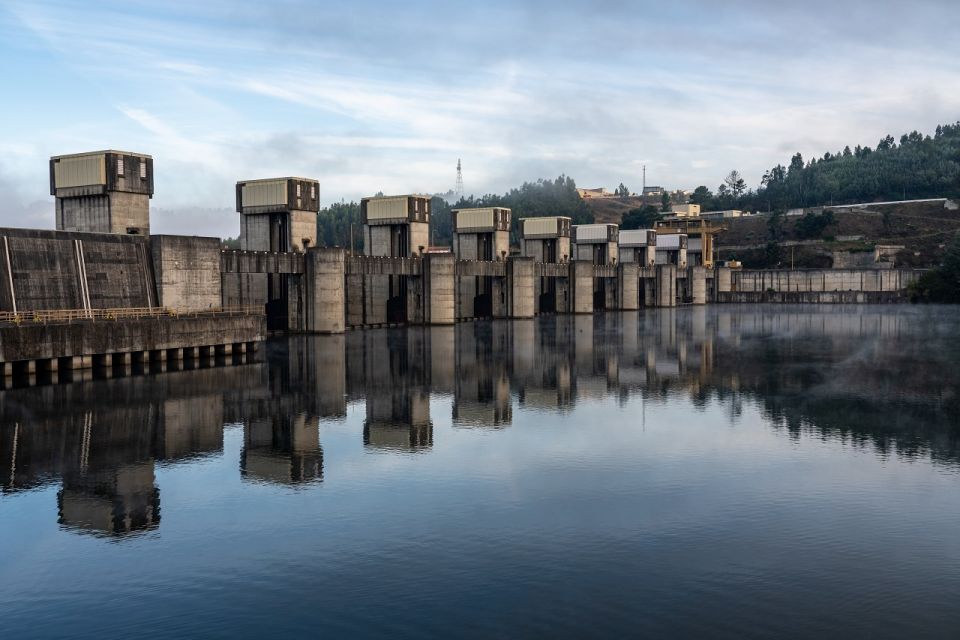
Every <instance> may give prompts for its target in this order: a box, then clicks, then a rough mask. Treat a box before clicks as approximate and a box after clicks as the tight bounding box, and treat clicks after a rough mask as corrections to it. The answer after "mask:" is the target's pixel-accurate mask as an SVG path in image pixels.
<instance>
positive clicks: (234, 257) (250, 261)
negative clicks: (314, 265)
mask: <svg viewBox="0 0 960 640" xmlns="http://www.w3.org/2000/svg"><path fill="white" fill-rule="evenodd" d="M303 269H304V254H302V253H296V252H293V251H286V252H284V251H230V250H228V251H222V252H221V253H220V271H221V272H223V273H287V274H299V273H303Z"/></svg>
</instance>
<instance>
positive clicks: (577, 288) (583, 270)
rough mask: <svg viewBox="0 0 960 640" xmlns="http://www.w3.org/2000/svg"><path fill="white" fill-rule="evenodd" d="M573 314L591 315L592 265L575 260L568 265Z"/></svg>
mask: <svg viewBox="0 0 960 640" xmlns="http://www.w3.org/2000/svg"><path fill="white" fill-rule="evenodd" d="M570 272H571V278H570V280H571V286H570V288H571V289H572V292H571V293H572V295H573V305H572V307H573V308H572V309H571V311H572V312H573V313H593V263H592V262H587V261H585V260H575V261H574V262H571V263H570Z"/></svg>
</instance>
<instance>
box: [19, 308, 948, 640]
mask: <svg viewBox="0 0 960 640" xmlns="http://www.w3.org/2000/svg"><path fill="white" fill-rule="evenodd" d="M941 312H942V310H931V311H929V312H928V313H929V319H930V320H931V322H932V321H934V320H936V319H937V318H941V317H942V315H941ZM758 313H762V312H758ZM771 313H772V312H771ZM831 313H832V312H826V313H825V314H824V315H825V316H829V317H832V316H831V315H830V314H831ZM864 313H865V315H869V313H874V312H873V311H871V312H864ZM876 313H881V312H880V311H877V312H876ZM891 313H892V312H891ZM909 313H911V314H912V313H913V312H912V311H911V312H909ZM686 315H687V314H686V312H684V311H680V312H678V313H677V314H676V317H677V320H678V322H679V323H680V325H679V326H680V327H681V328H680V329H678V334H679V335H680V337H684V339H688V338H689V336H686V334H687V333H688V331H687V329H683V328H682V327H683V322H684V321H685V320H686ZM720 316H723V318H721V319H722V320H723V321H724V322H726V321H729V320H730V317H729V312H727V311H722V310H720V311H717V310H711V312H710V318H709V322H710V323H711V324H710V325H709V326H711V327H712V326H714V324H713V323H715V321H717V319H718V317H720ZM642 317H643V318H645V319H646V320H651V319H656V318H661V316H660V315H659V314H656V313H651V314H647V315H643V316H642ZM670 317H673V316H670ZM810 317H811V318H812V316H810ZM661 319H662V318H661ZM808 319H809V318H808ZM754 320H757V322H753V321H754ZM740 321H741V323H742V324H743V325H744V326H747V327H748V328H747V329H743V328H741V329H740V330H739V331H740V335H741V337H743V340H742V341H741V342H740V343H739V344H740V345H741V349H740V351H739V352H738V353H741V356H742V357H744V358H747V357H748V356H749V355H750V354H753V355H754V356H756V355H758V354H757V353H756V352H754V351H752V350H753V349H755V348H756V343H755V340H756V339H757V334H756V333H755V328H756V327H761V328H762V332H766V333H764V335H767V334H768V333H769V331H770V326H772V325H771V324H770V323H767V324H764V323H762V322H759V319H757V318H748V317H744V318H741V319H740ZM794 321H797V318H794ZM954 324H955V323H954ZM599 325H600V323H599V321H598V323H597V326H599ZM777 326H778V327H779V328H778V330H782V331H784V335H787V332H788V331H793V330H795V329H796V325H795V324H791V323H789V322H786V321H785V320H784V321H782V322H780V323H779V324H778V325H777ZM606 331H607V332H606V333H605V334H604V335H607V336H610V337H613V336H617V335H618V330H617V327H616V326H615V325H609V326H607V330H606ZM844 331H845V329H844ZM711 332H712V329H711V330H710V331H707V333H706V335H711ZM922 332H923V329H920V328H917V327H916V326H914V325H911V324H910V323H907V324H906V325H904V326H901V327H900V328H898V329H897V331H896V332H894V333H892V334H891V335H890V336H887V337H885V338H884V339H885V340H890V341H892V344H893V345H894V346H895V345H896V344H898V341H899V342H900V343H902V342H903V341H905V340H907V339H908V337H909V336H907V335H906V334H907V333H910V334H911V335H916V334H917V333H922ZM841 333H843V331H841ZM651 335H659V334H651ZM854 335H856V334H854ZM685 336H686V337H685ZM381 337H382V334H379V333H378V332H375V331H371V332H364V333H363V334H361V335H360V336H359V338H357V339H358V340H360V341H361V342H362V341H367V343H368V344H379V343H378V342H377V340H379V339H380V338H381ZM768 339H769V338H763V340H768ZM791 339H798V338H797V336H794V338H791ZM861 339H862V340H867V339H870V338H866V337H864V338H861ZM695 342H696V341H695V340H693V341H691V343H690V345H688V346H689V347H690V348H688V349H687V353H688V354H689V355H690V356H691V357H692V356H693V355H694V354H695V353H696V349H694V348H692V347H693V344H694V343H695ZM337 344H340V345H341V346H342V344H343V342H342V341H340V342H338V343H337ZM414 344H420V343H416V342H414ZM794 344H795V345H796V344H799V343H794ZM577 346H578V350H579V349H581V348H582V347H583V346H584V345H582V344H578V345H577ZM606 346H607V347H609V346H610V345H606ZM461 347H462V348H464V349H467V352H468V353H469V352H471V351H470V349H471V348H472V345H469V344H467V345H461ZM835 349H836V350H835V352H834V353H835V354H836V357H837V358H845V357H846V355H845V354H847V353H848V352H849V351H850V345H849V344H847V343H843V342H838V343H836V345H835ZM669 350H670V349H662V350H661V351H662V352H666V351H669ZM854 351H856V349H854ZM674 352H675V350H674ZM815 352H816V354H817V357H821V356H822V355H823V352H821V351H820V350H819V349H818V350H815ZM723 353H724V350H723V349H722V348H719V347H718V348H717V349H716V354H718V355H717V357H718V358H720V355H719V354H723ZM762 353H763V352H760V355H762ZM793 353H794V355H795V356H796V357H798V358H799V357H801V355H802V354H801V352H799V351H794V352H793ZM826 353H829V351H827V352H826ZM491 355H496V354H486V356H491ZM562 357H563V356H561V359H562ZM658 357H659V356H658ZM664 357H665V356H664ZM481 360H482V359H481ZM381 361H382V358H377V357H373V358H370V359H369V363H370V364H375V363H377V362H381ZM492 361H493V362H496V361H497V360H496V358H493V359H492ZM626 361H627V358H620V359H619V364H620V366H621V367H623V366H625V363H626ZM641 361H642V359H641ZM483 362H486V360H483ZM587 362H590V363H591V364H592V359H588V360H587ZM500 364H503V363H502V362H501V363H500ZM721 364H722V362H715V363H714V370H713V371H712V372H710V373H708V374H707V375H708V376H711V375H721V374H722V373H723V371H722V366H718V365H721ZM749 364H750V361H749V359H746V360H744V366H745V368H746V367H747V365H749ZM754 364H756V362H754ZM874 364H876V365H879V364H882V363H881V362H880V361H874ZM781 365H782V363H781ZM271 366H272V365H271ZM768 366H772V367H776V366H779V365H776V364H775V363H773V364H770V365H768ZM825 366H826V367H827V368H829V365H825ZM476 370H477V371H481V370H483V371H488V372H489V373H490V374H491V375H496V368H495V367H477V369H476ZM235 371H239V369H236V370H235ZM258 371H259V370H258ZM190 373H192V372H186V373H182V374H179V375H180V376H187V375H189V374H190ZM325 373H329V372H325ZM534 373H536V372H534ZM587 374H588V375H591V376H592V375H593V373H592V369H591V370H590V371H588V372H587ZM684 375H685V376H688V377H687V378H685V379H687V380H688V381H689V380H696V378H697V373H696V372H693V373H691V372H686V373H685V374H684ZM533 377H534V378H539V377H540V376H539V375H534V376H533ZM121 382H122V381H121ZM575 382H576V383H578V382H579V375H578V376H577V380H576V381H575ZM914 382H915V381H912V382H911V381H904V382H902V383H901V385H902V386H909V385H910V384H913V383H914ZM333 387H334V388H337V386H336V385H333ZM470 388H471V389H472V388H473V386H472V385H470ZM298 389H299V390H300V391H302V392H303V393H305V396H304V397H299V396H297V400H296V401H295V402H290V403H287V404H278V405H277V406H278V407H283V408H284V409H286V408H297V407H295V406H294V405H295V404H297V403H299V402H309V401H311V398H310V395H309V394H310V393H311V392H312V389H311V387H310V386H309V384H306V381H305V383H304V385H303V388H302V389H300V388H299V387H298ZM341 391H342V389H341ZM367 391H368V393H393V392H395V391H396V390H395V389H390V390H387V389H383V388H378V389H373V388H371V389H368V390H367ZM412 391H413V392H417V393H419V392H420V390H419V389H413V390H412ZM298 392H299V391H298ZM253 395H256V393H255V392H254V393H253ZM7 397H8V398H10V397H13V396H7ZM211 397H215V396H211ZM290 397H293V396H290ZM511 400H512V418H511V422H510V424H509V426H506V427H504V428H501V429H484V428H464V427H457V426H454V424H453V419H452V413H453V404H454V401H455V399H454V397H453V396H451V395H449V394H446V395H432V396H431V398H430V411H429V413H430V421H431V422H432V424H433V443H432V446H430V447H426V448H421V449H418V450H416V451H406V450H397V449H385V448H379V447H370V446H365V445H364V443H363V436H362V434H363V427H364V420H365V418H366V404H365V402H364V401H362V400H361V401H355V402H350V403H348V404H347V405H346V415H345V416H343V417H340V418H336V419H319V420H318V425H319V426H318V428H319V433H320V445H321V447H322V452H323V481H322V482H308V483H302V484H297V485H285V484H280V483H268V482H245V481H244V480H243V478H242V476H241V470H240V459H241V453H242V450H243V446H244V430H243V427H242V426H240V425H230V426H228V427H227V428H226V429H225V433H224V439H223V450H222V452H219V451H217V452H213V453H212V454H210V455H208V456H206V457H202V458H193V459H190V460H187V461H183V462H178V463H175V464H158V465H157V466H156V470H155V475H156V483H157V486H158V487H159V488H160V510H161V513H162V518H161V521H160V525H159V527H158V528H157V529H154V530H151V531H148V532H144V533H142V534H138V535H131V536H126V537H123V538H113V539H109V538H97V537H93V536H84V535H76V534H74V533H71V532H70V531H68V530H65V529H62V528H60V527H58V525H57V522H56V520H57V518H56V504H57V502H56V487H50V486H48V487H45V488H41V489H38V490H34V491H24V492H22V493H11V494H4V495H3V496H2V497H0V540H2V541H3V555H2V556H0V610H2V611H3V612H4V616H3V618H2V621H0V629H3V628H7V629H11V630H12V631H13V632H14V633H13V634H12V635H18V634H21V633H22V632H24V631H26V632H28V634H32V635H37V636H42V635H47V636H51V635H60V636H62V635H66V634H69V635H87V634H88V635H100V636H101V637H104V636H109V637H113V636H116V635H120V634H123V633H128V632H136V633H143V632H144V629H146V630H148V631H149V633H147V635H165V636H169V637H174V636H177V637H184V636H197V635H201V634H203V635H210V634H217V633H219V634H222V635H238V636H263V635H268V634H271V633H273V634H277V633H281V632H283V633H285V634H292V633H298V632H299V633H311V634H313V635H323V634H326V635H332V636H338V637H339V636H357V635H370V636H383V637H386V636H390V637H398V636H413V635H433V636H438V635H439V636H450V635H458V636H459V635H473V636H476V637H489V636H491V635H497V634H499V635H508V636H511V637H514V636H518V635H530V636H544V635H548V634H550V635H564V634H566V635H571V636H583V635H590V634H597V635H626V634H628V633H629V634H631V635H634V634H635V635H644V634H645V635H649V636H659V637H663V636H678V635H685V634H686V635H690V636H701V637H702V636H705V635H709V636H715V637H743V635H744V630H745V629H746V630H750V631H752V632H754V633H756V634H757V635H758V636H784V635H791V634H793V635H796V636H806V637H810V636H816V637H823V636H828V635H832V634H837V635H840V636H846V637H852V636H857V637H867V636H869V637H884V636H886V637H907V636H909V637H924V636H925V635H927V636H930V637H935V636H949V635H950V633H952V632H953V631H954V630H955V629H956V628H958V625H960V612H958V611H957V610H956V607H955V606H954V605H955V602H956V601H957V598H958V597H960V542H958V540H957V539H956V535H955V534H956V531H957V530H960V512H958V511H957V509H956V496H957V489H958V486H957V485H958V482H960V474H958V472H957V467H956V465H945V464H942V463H938V462H933V461H931V460H930V459H929V458H928V457H927V456H916V457H912V458H911V457H908V456H902V455H893V454H889V453H884V452H882V451H878V450H877V449H876V448H875V446H874V445H873V444H872V443H871V441H870V440H869V438H868V437H867V435H868V434H867V435H864V434H857V433H855V432H854V433H842V432H832V431H830V432H826V433H825V434H821V433H820V432H819V431H817V430H816V429H814V428H805V429H801V430H799V431H790V430H788V429H787V428H786V427H783V426H775V425H773V424H771V421H770V418H769V413H768V407H767V406H766V405H765V404H764V402H765V400H766V399H765V398H764V397H763V396H762V395H750V394H747V393H744V394H742V395H741V396H740V397H736V398H734V397H728V398H727V399H725V400H723V401H721V400H719V399H718V398H717V396H716V395H715V394H708V395H707V398H706V400H705V401H704V402H703V403H702V404H699V405H697V404H695V401H696V398H695V397H693V394H692V392H691V390H690V389H688V388H686V387H685V386H684V385H682V384H678V385H677V389H676V390H675V391H673V392H670V393H667V394H663V395H657V396H656V397H650V396H648V397H647V398H644V394H641V393H633V394H631V395H628V396H620V395H619V394H618V393H616V392H615V391H611V392H610V393H607V394H595V393H592V394H590V395H589V396H587V397H582V396H577V397H576V402H575V403H573V404H571V405H569V406H566V407H564V408H563V410H558V409H550V410H544V409H538V408H535V407H534V406H532V405H524V404H521V403H520V402H519V401H518V398H517V395H516V391H514V395H513V397H512V399H511ZM227 402H230V400H229V399H228V400H227ZM734 402H737V403H739V404H740V405H741V407H742V410H741V411H739V412H734V411H732V407H731V403H734ZM244 406H247V405H244ZM227 413H229V411H228V412H227ZM401 413H402V412H401ZM314 420H316V419H314ZM920 426H923V425H920ZM928 435H930V436H931V437H934V436H944V437H946V436H947V435H948V434H942V433H936V434H928ZM361 631H363V632H365V633H361ZM841 631H842V633H841ZM928 631H929V633H926V632H928ZM4 635H6V634H4Z"/></svg>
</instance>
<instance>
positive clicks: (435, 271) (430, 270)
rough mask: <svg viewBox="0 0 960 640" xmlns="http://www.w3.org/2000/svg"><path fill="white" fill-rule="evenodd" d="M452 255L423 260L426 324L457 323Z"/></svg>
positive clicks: (432, 256) (440, 254) (430, 255)
mask: <svg viewBox="0 0 960 640" xmlns="http://www.w3.org/2000/svg"><path fill="white" fill-rule="evenodd" d="M455 264H456V261H455V258H454V257H453V254H452V253H432V254H428V255H427V256H426V257H425V258H424V260H423V271H424V285H425V289H426V292H425V294H424V297H425V298H426V300H427V309H426V314H425V316H424V322H425V323H426V324H453V323H454V322H455V321H456V317H455V311H456V304H455V301H454V297H455V296H454V285H455V282H454V281H455V279H456V278H455V276H454V267H455Z"/></svg>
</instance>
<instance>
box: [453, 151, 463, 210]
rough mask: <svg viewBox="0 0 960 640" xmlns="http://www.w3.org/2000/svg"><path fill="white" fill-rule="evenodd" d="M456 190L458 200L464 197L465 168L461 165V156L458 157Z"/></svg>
mask: <svg viewBox="0 0 960 640" xmlns="http://www.w3.org/2000/svg"><path fill="white" fill-rule="evenodd" d="M454 192H455V194H456V196H457V199H458V200H459V199H460V198H462V197H463V169H462V168H461V167H460V158H457V186H456V189H454Z"/></svg>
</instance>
